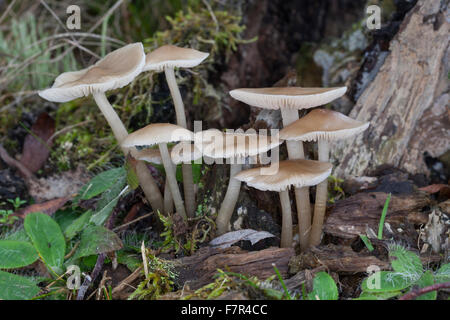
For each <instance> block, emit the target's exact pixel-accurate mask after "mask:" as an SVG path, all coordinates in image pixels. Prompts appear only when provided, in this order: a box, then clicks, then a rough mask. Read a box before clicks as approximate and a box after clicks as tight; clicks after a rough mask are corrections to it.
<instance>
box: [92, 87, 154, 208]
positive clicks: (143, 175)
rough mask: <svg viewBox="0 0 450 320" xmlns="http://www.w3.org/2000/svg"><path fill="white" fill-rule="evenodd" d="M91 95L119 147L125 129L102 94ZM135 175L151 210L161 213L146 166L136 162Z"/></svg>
mask: <svg viewBox="0 0 450 320" xmlns="http://www.w3.org/2000/svg"><path fill="white" fill-rule="evenodd" d="M92 95H93V97H94V100H95V102H96V103H97V106H98V107H99V109H100V111H101V112H102V113H103V115H104V117H105V119H106V121H107V122H108V124H109V126H110V127H111V129H112V131H113V133H114V136H115V137H116V140H117V142H118V143H119V145H120V144H121V143H122V141H123V139H125V138H126V137H127V135H128V132H127V129H125V126H124V125H123V122H122V120H120V118H119V116H118V115H117V113H116V112H115V111H114V109H113V107H112V106H111V104H110V103H109V101H108V99H107V98H106V95H105V93H104V92H99V93H93V94H92ZM121 149H122V151H123V152H124V154H127V153H128V150H127V149H126V148H122V147H121ZM136 175H137V176H138V179H139V184H140V185H141V187H142V190H143V191H144V194H145V197H146V198H147V200H148V202H149V203H150V205H151V207H152V209H153V210H154V211H158V210H159V211H160V212H162V210H163V198H162V195H161V192H160V191H159V188H158V185H157V184H156V182H155V180H154V179H153V177H152V175H151V174H150V172H149V171H148V169H147V166H146V165H145V163H144V162H142V161H138V162H137V164H136Z"/></svg>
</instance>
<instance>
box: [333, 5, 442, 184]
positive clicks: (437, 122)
mask: <svg viewBox="0 0 450 320" xmlns="http://www.w3.org/2000/svg"><path fill="white" fill-rule="evenodd" d="M441 2H442V1H440V0H426V1H425V0H420V1H418V2H417V4H416V5H415V7H414V8H413V9H412V10H411V11H410V12H409V13H408V14H407V15H406V17H405V19H404V20H403V22H402V24H401V25H400V28H399V31H398V33H397V34H396V35H395V36H394V38H393V39H392V40H391V41H390V44H389V53H388V55H387V57H386V58H385V60H384V63H383V64H382V66H381V68H380V69H379V71H378V73H377V75H376V76H375V78H374V79H373V81H371V82H370V83H369V85H368V86H367V87H366V89H365V90H364V91H363V92H362V94H361V95H360V96H359V98H358V100H357V102H356V105H355V106H354V108H353V109H352V111H351V113H350V115H349V116H350V117H352V118H355V119H358V120H361V121H369V122H370V127H369V129H368V130H366V131H365V132H364V134H362V135H360V136H358V137H356V138H354V139H349V140H346V141H343V142H342V143H340V144H339V145H338V147H337V148H335V151H334V152H333V158H334V160H335V162H336V163H338V166H337V167H336V169H335V174H336V175H338V176H344V177H345V176H348V175H363V174H365V173H367V172H368V171H370V170H372V169H374V168H376V167H377V166H379V165H381V164H390V165H393V166H396V167H400V168H402V169H405V170H407V171H409V172H411V173H418V172H424V171H425V170H427V169H426V165H425V162H424V156H423V154H424V152H426V151H427V152H428V153H430V154H433V155H436V156H437V155H440V154H441V153H444V152H445V151H446V150H448V149H449V147H450V130H448V128H449V112H448V97H449V95H448V78H447V77H448V68H449V67H448V57H449V54H448V53H449V49H448V42H449V38H448V34H449V23H448V22H447V20H446V17H445V16H446V15H448V10H449V9H448V8H446V7H445V6H441ZM441 7H443V8H441ZM445 10H446V12H445ZM443 11H444V12H443Z"/></svg>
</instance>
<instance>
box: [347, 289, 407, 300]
mask: <svg viewBox="0 0 450 320" xmlns="http://www.w3.org/2000/svg"><path fill="white" fill-rule="evenodd" d="M401 293H402V292H401V291H392V292H380V293H371V292H362V293H361V295H360V296H359V297H358V298H355V299H353V300H387V299H390V298H393V297H396V296H398V295H400V294H401Z"/></svg>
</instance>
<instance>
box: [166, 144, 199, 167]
mask: <svg viewBox="0 0 450 320" xmlns="http://www.w3.org/2000/svg"><path fill="white" fill-rule="evenodd" d="M202 156H203V155H202V153H201V152H200V150H199V149H198V148H197V147H196V146H195V145H193V144H188V143H179V144H177V145H176V146H174V147H173V148H172V151H171V152H170V157H171V158H172V161H173V163H175V164H180V163H191V162H192V161H195V160H198V159H200V158H201V157H202Z"/></svg>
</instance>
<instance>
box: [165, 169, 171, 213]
mask: <svg viewBox="0 0 450 320" xmlns="http://www.w3.org/2000/svg"><path fill="white" fill-rule="evenodd" d="M164 212H165V214H166V215H168V214H170V213H173V198H172V192H170V187H169V181H168V180H167V178H166V182H165V184H164Z"/></svg>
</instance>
